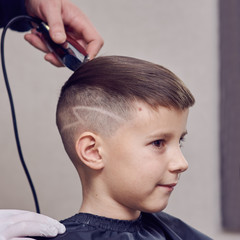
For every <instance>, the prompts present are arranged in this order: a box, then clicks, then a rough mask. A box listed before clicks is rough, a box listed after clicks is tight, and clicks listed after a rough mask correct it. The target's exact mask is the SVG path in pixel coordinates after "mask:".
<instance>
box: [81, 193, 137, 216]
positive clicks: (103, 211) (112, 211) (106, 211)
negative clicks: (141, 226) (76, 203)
mask: <svg viewBox="0 0 240 240" xmlns="http://www.w3.org/2000/svg"><path fill="white" fill-rule="evenodd" d="M79 212H82V213H90V214H94V215H98V216H102V217H106V218H112V219H118V220H135V219H137V218H138V217H139V216H140V211H138V210H133V209H129V208H127V207H125V208H124V207H123V206H122V205H120V204H117V203H116V202H113V201H112V200H109V199H107V198H103V199H102V198H101V197H99V195H96V196H94V197H93V196H88V197H83V202H82V205H81V208H80V211H79Z"/></svg>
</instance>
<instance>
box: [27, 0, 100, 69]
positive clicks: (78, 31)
mask: <svg viewBox="0 0 240 240" xmlns="http://www.w3.org/2000/svg"><path fill="white" fill-rule="evenodd" d="M25 5H26V9H27V12H28V14H29V15H31V16H34V17H38V18H40V19H42V20H43V21H45V22H46V23H47V24H48V25H49V27H50V36H51V38H52V40H53V41H54V42H56V43H58V44H62V43H64V42H65V41H66V32H67V33H68V34H69V35H71V36H72V37H73V38H74V39H75V40H76V41H77V42H78V43H80V44H81V45H82V46H83V47H84V48H85V49H86V51H87V53H88V55H89V59H92V58H94V57H95V56H96V55H97V53H98V52H99V50H100V49H101V47H102V46H103V39H102V37H101V36H100V35H99V34H98V32H97V31H96V29H95V27H94V26H93V25H92V23H91V22H90V20H89V19H88V17H87V16H86V15H85V14H84V13H83V12H82V11H81V10H80V9H79V8H78V7H77V6H75V5H74V4H73V3H72V2H70V1H69V0H25ZM65 31H66V32H65ZM25 40H27V41H28V42H29V43H30V44H31V45H33V46H34V47H36V48H37V49H39V50H42V51H43V52H45V53H47V54H46V55H45V60H47V61H49V62H50V63H52V64H53V65H55V66H62V64H61V63H60V62H59V61H58V60H57V58H56V57H55V56H54V55H53V54H52V53H50V52H49V50H48V49H47V47H46V45H45V44H44V43H43V42H42V41H41V39H40V38H39V37H37V36H36V34H34V31H33V32H32V33H28V34H26V35H25Z"/></svg>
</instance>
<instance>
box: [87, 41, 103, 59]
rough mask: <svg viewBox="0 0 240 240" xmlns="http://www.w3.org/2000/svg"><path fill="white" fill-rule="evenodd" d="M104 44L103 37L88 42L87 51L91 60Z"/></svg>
mask: <svg viewBox="0 0 240 240" xmlns="http://www.w3.org/2000/svg"><path fill="white" fill-rule="evenodd" d="M102 46H103V40H102V39H98V40H93V41H91V42H89V43H88V45H87V49H86V51H87V53H88V56H89V59H90V60H91V59H93V58H95V57H96V56H97V54H98V52H99V51H100V49H101V48H102Z"/></svg>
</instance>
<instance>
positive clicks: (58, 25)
mask: <svg viewBox="0 0 240 240" xmlns="http://www.w3.org/2000/svg"><path fill="white" fill-rule="evenodd" d="M50 4H51V5H52V6H48V10H46V11H45V14H44V15H45V18H46V20H47V24H48V26H49V28H50V30H49V31H50V37H51V38H52V40H53V41H54V42H56V43H58V44H61V43H64V42H65V41H66V33H65V29H64V24H63V20H62V14H61V10H62V6H61V1H50Z"/></svg>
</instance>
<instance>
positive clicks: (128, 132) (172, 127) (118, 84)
mask: <svg viewBox="0 0 240 240" xmlns="http://www.w3.org/2000/svg"><path fill="white" fill-rule="evenodd" d="M193 104H194V98H193V96H192V94H191V93H190V91H189V90H188V89H187V88H186V87H185V85H184V84H183V82H182V81H181V80H180V79H179V78H178V77H176V75H174V74H173V73H172V72H171V71H169V70H167V69H166V68H164V67H162V66H159V65H156V64H153V63H150V62H146V61H143V60H139V59H135V58H130V57H120V56H110V57H99V58H96V59H94V60H92V61H90V62H88V63H86V64H84V65H83V66H82V67H81V68H79V69H78V70H77V71H76V72H75V73H74V74H73V75H72V76H71V77H70V79H69V80H68V81H67V82H66V83H65V85H64V86H63V88H62V91H61V95H60V98H59V102H58V106H57V126H58V129H59V132H60V134H61V137H62V141H63V144H64V147H65V149H66V152H67V153H68V155H69V157H70V158H71V160H72V162H73V163H74V165H75V167H76V168H77V169H78V171H79V167H80V168H81V167H86V166H87V167H88V168H90V169H93V170H99V169H102V168H104V167H105V165H106V166H107V167H105V169H106V171H108V170H109V172H108V173H106V175H105V177H106V178H107V179H111V180H110V181H111V184H113V186H112V188H113V189H114V188H115V187H116V186H114V180H113V181H112V179H114V178H116V184H117V181H118V182H119V181H122V182H124V181H123V179H117V177H116V175H117V174H118V172H116V173H115V175H114V168H116V169H117V168H118V167H119V171H121V170H120V169H121V166H119V164H120V162H122V163H123V162H124V161H123V160H121V159H123V158H124V160H125V159H128V157H129V155H131V154H132V152H133V151H134V154H136V156H137V155H138V150H139V152H141V158H142V156H144V154H146V156H145V157H147V156H148V157H149V158H152V159H154V158H155V155H156V152H154V151H156V150H153V153H151V154H153V155H154V154H155V155H154V156H151V154H150V153H149V154H148V153H147V151H152V150H150V148H147V147H146V149H144V147H145V146H148V145H150V144H151V146H155V147H156V148H157V149H158V151H159V148H162V146H163V141H164V144H165V143H167V141H169V146H170V142H171V141H172V142H171V143H172V146H173V145H174V144H175V145H176V139H177V144H179V141H180V140H181V139H182V138H183V135H184V134H185V132H186V129H185V128H186V121H187V112H188V108H189V107H190V106H192V105H193ZM159 127H160V128H161V129H160V131H161V134H160V133H157V128H159ZM158 130H159V129H158ZM145 135H146V136H145ZM160 135H161V136H160ZM133 137H135V139H133ZM121 138H122V141H124V142H123V143H121ZM144 138H145V139H144ZM128 141H129V142H128ZM141 141H142V142H141ZM131 144H133V145H132V146H131ZM134 144H135V146H134ZM137 144H139V145H137ZM175 145H174V146H175ZM141 146H142V150H143V151H141V149H140V148H141ZM177 147H178V146H177ZM134 148H135V149H134ZM163 148H165V146H163ZM162 150H163V149H161V151H162ZM131 151H132V152H131ZM164 151H165V150H164ZM174 151H175V152H174ZM166 152H167V151H166ZM168 152H169V153H168V154H169V156H167V155H166V154H167V153H165V152H161V153H160V152H158V153H157V155H158V157H159V156H160V155H162V156H163V155H164V157H165V158H166V159H167V158H168V159H170V150H169V151H168ZM118 153H119V154H118ZM124 154H126V156H124ZM134 154H133V156H132V158H134ZM171 154H173V155H174V154H175V155H176V156H177V155H178V154H179V153H178V150H176V146H175V150H173V151H172V153H171ZM127 155H128V156H127ZM165 155H166V156H165ZM113 158H115V159H118V160H117V162H115V163H114V166H113V165H111V164H110V165H111V166H112V167H110V165H107V164H106V162H107V161H109V160H110V159H111V161H113V162H114V159H113ZM119 158H120V159H119ZM136 158H137V157H136ZM99 159H100V160H99ZM98 160H99V161H98ZM146 161H147V159H146ZM184 161H185V160H184ZM93 162H94V163H93ZM124 164H126V165H127V164H129V162H128V163H124ZM139 164H141V163H140V162H139ZM184 164H185V163H184ZM184 164H183V165H184ZM133 165H134V164H132V166H133ZM142 165H143V164H142ZM163 165H164V163H163ZM136 166H137V165H136ZM136 166H135V171H136V172H138V167H136ZM151 166H154V163H152V164H151ZM123 167H124V166H123ZM145 167H146V169H147V166H145ZM156 167H157V166H156ZM186 167H187V166H186V164H185V166H184V167H183V168H186ZM126 168H127V166H126ZM164 168H166V164H165V166H164ZM84 169H85V170H86V169H87V168H84ZM128 169H131V166H129V167H128ZM122 170H123V172H124V171H125V170H124V168H123V169H122ZM153 170H154V169H153ZM184 170H185V169H181V170H179V169H178V170H177V174H175V175H176V176H177V175H178V174H179V172H181V171H184ZM116 171H118V170H116ZM127 174H131V173H127ZM139 174H142V175H144V174H143V173H141V171H140V169H139ZM150 174H151V173H150ZM133 175H134V174H133ZM175 175H174V176H175ZM119 177H120V178H122V177H123V176H119ZM128 177H129V178H131V176H128ZM139 177H140V178H141V177H143V176H139ZM143 178H144V177H143ZM150 178H151V177H150ZM151 179H152V178H151ZM82 180H83V181H84V179H82ZM133 181H134V179H133ZM146 181H147V179H146ZM176 181H177V179H176V178H175V177H174V178H171V177H165V179H164V181H163V184H174V183H175V182H176ZM160 182H161V181H160V180H159V181H158V180H157V183H156V184H158V185H159V183H160ZM135 186H137V179H136V181H135ZM122 187H124V186H122ZM168 188H169V189H171V188H172V186H168ZM131 191H132V190H130V191H129V192H131ZM149 191H151V190H150V189H148V190H146V192H145V194H149ZM116 194H117V193H116ZM128 197H131V196H128ZM139 201H140V200H139ZM139 201H138V202H139ZM132 204H133V205H134V204H135V203H132ZM139 208H141V207H140V206H139ZM153 208H154V207H153ZM156 209H157V207H156ZM156 209H155V208H154V209H152V210H150V211H155V210H156ZM141 210H144V207H142V209H141ZM145 210H146V209H145Z"/></svg>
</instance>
